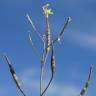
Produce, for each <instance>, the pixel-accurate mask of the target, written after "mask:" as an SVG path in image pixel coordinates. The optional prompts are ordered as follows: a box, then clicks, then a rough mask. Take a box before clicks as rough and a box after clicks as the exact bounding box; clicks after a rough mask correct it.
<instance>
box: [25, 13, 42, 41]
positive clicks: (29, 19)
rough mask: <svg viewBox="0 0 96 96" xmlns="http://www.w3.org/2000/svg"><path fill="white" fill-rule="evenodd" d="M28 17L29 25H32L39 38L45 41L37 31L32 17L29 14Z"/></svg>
mask: <svg viewBox="0 0 96 96" xmlns="http://www.w3.org/2000/svg"><path fill="white" fill-rule="evenodd" d="M26 17H27V19H28V21H29V23H30V24H31V26H32V28H33V30H34V31H35V32H36V33H37V35H38V36H39V37H40V39H41V40H42V41H43V38H42V36H41V34H40V33H39V32H38V31H37V30H36V27H35V25H34V23H33V21H32V19H31V17H30V16H29V14H27V15H26Z"/></svg>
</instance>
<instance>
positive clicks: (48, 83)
mask: <svg viewBox="0 0 96 96" xmlns="http://www.w3.org/2000/svg"><path fill="white" fill-rule="evenodd" d="M52 80H53V76H51V79H50V81H49V83H48V85H47V87H46V88H45V90H44V91H43V92H42V95H41V96H43V95H44V93H45V92H46V91H47V89H48V88H49V86H50V84H51V82H52Z"/></svg>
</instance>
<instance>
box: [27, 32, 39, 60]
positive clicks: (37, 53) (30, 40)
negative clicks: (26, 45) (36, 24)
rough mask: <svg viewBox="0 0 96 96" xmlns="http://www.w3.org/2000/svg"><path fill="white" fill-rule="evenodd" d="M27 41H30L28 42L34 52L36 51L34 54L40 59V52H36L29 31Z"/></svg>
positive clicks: (36, 50)
mask: <svg viewBox="0 0 96 96" xmlns="http://www.w3.org/2000/svg"><path fill="white" fill-rule="evenodd" d="M29 42H30V44H31V46H32V48H33V50H34V52H35V53H36V55H37V56H38V57H39V59H40V54H39V52H38V49H37V48H36V47H35V45H34V43H33V41H32V36H31V33H29Z"/></svg>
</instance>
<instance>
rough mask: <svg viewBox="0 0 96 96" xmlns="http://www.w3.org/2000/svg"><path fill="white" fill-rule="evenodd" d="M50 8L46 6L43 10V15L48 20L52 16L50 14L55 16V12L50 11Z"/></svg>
mask: <svg viewBox="0 0 96 96" xmlns="http://www.w3.org/2000/svg"><path fill="white" fill-rule="evenodd" d="M48 7H49V4H46V5H44V6H43V7H42V8H43V14H44V16H45V17H46V18H48V16H49V15H50V14H53V12H52V10H51V9H48Z"/></svg>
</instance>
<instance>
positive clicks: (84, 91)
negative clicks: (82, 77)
mask: <svg viewBox="0 0 96 96" xmlns="http://www.w3.org/2000/svg"><path fill="white" fill-rule="evenodd" d="M91 79H92V65H90V72H89V76H88V80H87V81H86V83H85V86H84V88H83V89H82V90H81V92H80V96H84V95H85V93H86V91H87V89H88V87H89V85H90V82H91Z"/></svg>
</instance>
